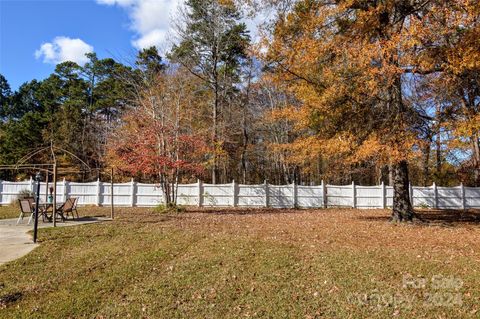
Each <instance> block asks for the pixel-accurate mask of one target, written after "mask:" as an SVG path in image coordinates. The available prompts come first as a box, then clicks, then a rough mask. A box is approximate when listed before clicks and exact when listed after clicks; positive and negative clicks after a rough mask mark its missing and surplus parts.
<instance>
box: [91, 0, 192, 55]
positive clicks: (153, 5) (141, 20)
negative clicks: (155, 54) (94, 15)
mask: <svg viewBox="0 0 480 319" xmlns="http://www.w3.org/2000/svg"><path fill="white" fill-rule="evenodd" d="M182 2H183V1H182V0H97V3H98V4H103V5H118V6H120V7H122V8H124V9H125V10H127V12H128V15H129V17H130V27H131V29H132V30H133V31H135V33H136V34H137V35H136V37H135V39H133V40H132V45H133V46H134V47H135V48H137V49H143V48H148V47H150V46H157V47H160V46H162V45H165V44H166V41H167V39H168V33H169V32H170V21H171V17H172V16H173V15H174V14H175V13H176V12H177V11H178V6H179V4H180V3H182Z"/></svg>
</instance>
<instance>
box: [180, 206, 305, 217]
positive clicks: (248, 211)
mask: <svg viewBox="0 0 480 319" xmlns="http://www.w3.org/2000/svg"><path fill="white" fill-rule="evenodd" d="M312 211H313V210H308V209H293V208H261V207H259V208H243V207H238V208H229V207H225V208H215V207H212V208H210V207H205V208H198V209H195V208H192V209H188V211H187V212H188V213H193V214H206V215H239V216H242V215H245V216H246V215H279V214H295V215H300V214H304V213H308V212H312Z"/></svg>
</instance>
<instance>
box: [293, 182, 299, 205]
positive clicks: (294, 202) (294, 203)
mask: <svg viewBox="0 0 480 319" xmlns="http://www.w3.org/2000/svg"><path fill="white" fill-rule="evenodd" d="M292 187H293V208H297V207H298V188H297V182H296V181H293V184H292Z"/></svg>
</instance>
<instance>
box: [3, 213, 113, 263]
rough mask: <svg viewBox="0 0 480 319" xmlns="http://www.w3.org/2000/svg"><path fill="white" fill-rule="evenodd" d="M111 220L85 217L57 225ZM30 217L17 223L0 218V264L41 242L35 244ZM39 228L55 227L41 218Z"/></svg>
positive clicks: (77, 224)
mask: <svg viewBox="0 0 480 319" xmlns="http://www.w3.org/2000/svg"><path fill="white" fill-rule="evenodd" d="M108 220H110V219H109V218H104V217H84V218H80V219H76V220H68V221H65V222H57V227H70V226H79V225H85V224H93V223H99V222H104V221H108ZM27 222H28V218H24V219H23V221H22V222H21V223H19V224H18V225H17V219H16V218H15V219H3V220H0V265H3V264H5V263H7V262H10V261H12V260H15V259H17V258H20V257H22V256H25V255H26V254H28V253H29V252H31V251H32V250H33V249H35V248H36V247H37V246H38V245H39V244H38V243H37V244H34V243H33V239H32V235H31V234H28V232H29V231H33V221H32V222H31V223H30V225H28V224H27ZM38 227H39V228H48V227H53V224H52V223H44V222H42V221H41V220H40V221H39V223H38Z"/></svg>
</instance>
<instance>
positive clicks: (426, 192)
mask: <svg viewBox="0 0 480 319" xmlns="http://www.w3.org/2000/svg"><path fill="white" fill-rule="evenodd" d="M412 205H413V206H414V207H435V190H434V189H433V188H432V187H412Z"/></svg>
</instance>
